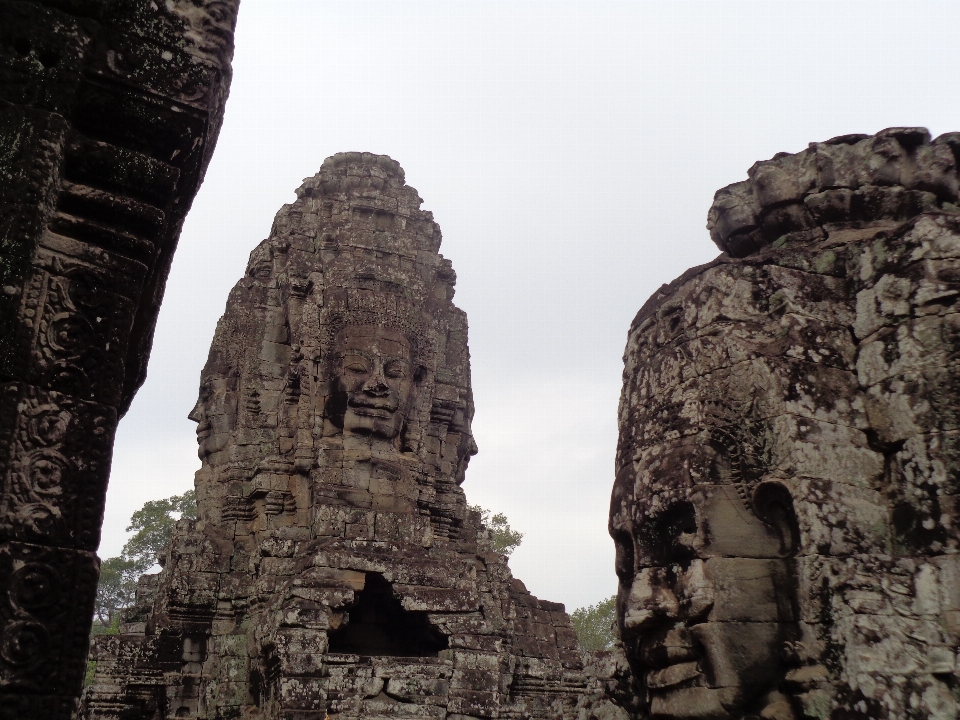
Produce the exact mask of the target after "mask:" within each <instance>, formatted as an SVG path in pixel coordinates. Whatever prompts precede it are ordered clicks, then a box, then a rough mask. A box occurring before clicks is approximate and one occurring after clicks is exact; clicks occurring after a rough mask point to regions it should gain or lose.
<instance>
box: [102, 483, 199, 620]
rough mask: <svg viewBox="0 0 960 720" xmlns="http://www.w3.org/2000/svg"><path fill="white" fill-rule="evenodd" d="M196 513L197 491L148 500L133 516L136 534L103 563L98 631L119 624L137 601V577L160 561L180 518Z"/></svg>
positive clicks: (133, 526)
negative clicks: (121, 618) (117, 552)
mask: <svg viewBox="0 0 960 720" xmlns="http://www.w3.org/2000/svg"><path fill="white" fill-rule="evenodd" d="M196 516H197V497H196V494H195V492H194V491H193V490H189V491H188V492H185V493H184V494H183V495H173V496H171V497H168V498H165V499H163V500H148V501H147V502H145V503H144V504H143V507H142V508H140V509H139V510H137V511H136V512H135V513H134V514H133V515H132V516H131V518H130V525H129V526H128V527H127V532H133V533H134V534H133V536H132V537H131V538H130V539H129V540H127V543H126V545H124V546H123V550H122V551H121V553H120V555H119V557H112V558H107V559H106V560H104V561H103V562H102V563H100V582H99V583H98V585H97V600H96V605H95V613H96V619H97V622H98V623H99V628H98V627H96V626H95V627H94V633H95V634H97V631H98V630H99V631H100V632H102V631H103V629H104V628H108V627H111V626H114V625H116V623H117V620H118V617H119V615H118V613H119V611H120V610H122V609H123V608H125V607H129V606H130V605H132V604H133V601H134V598H135V596H136V591H137V579H138V578H139V577H140V576H141V575H143V574H144V573H145V572H147V571H148V570H149V569H150V568H152V567H153V566H154V565H155V564H156V562H157V555H158V554H159V553H160V552H162V551H163V549H164V548H166V546H167V543H169V542H170V537H171V536H172V535H173V528H174V526H175V525H176V522H177V519H178V518H180V517H187V518H193V517H196Z"/></svg>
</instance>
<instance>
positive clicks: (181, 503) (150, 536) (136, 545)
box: [121, 490, 197, 575]
mask: <svg viewBox="0 0 960 720" xmlns="http://www.w3.org/2000/svg"><path fill="white" fill-rule="evenodd" d="M174 514H176V517H174ZM196 516H197V495H196V492H195V491H193V490H189V491H187V492H185V493H184V494H183V495H173V496H171V497H168V498H164V499H163V500H147V502H145V503H144V504H143V507H142V508H140V509H139V510H137V511H136V512H135V513H134V514H133V515H132V516H131V517H130V525H129V526H128V527H127V532H133V533H134V535H133V537H131V538H130V539H129V540H127V544H126V545H124V546H123V551H122V553H121V557H123V558H125V559H128V560H132V561H133V562H134V563H136V567H137V569H138V570H139V572H140V574H141V575H142V574H143V573H145V572H146V571H147V570H149V569H150V568H152V567H153V566H154V565H155V564H156V562H157V555H159V554H160V553H161V552H162V551H163V549H164V548H166V547H167V543H169V542H170V537H171V536H172V535H173V528H174V526H175V525H176V523H177V519H178V518H179V517H188V518H193V517H196Z"/></svg>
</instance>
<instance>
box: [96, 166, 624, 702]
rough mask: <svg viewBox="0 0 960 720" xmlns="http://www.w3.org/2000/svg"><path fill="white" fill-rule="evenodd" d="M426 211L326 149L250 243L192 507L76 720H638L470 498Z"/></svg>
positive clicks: (448, 325) (386, 175) (209, 381)
mask: <svg viewBox="0 0 960 720" xmlns="http://www.w3.org/2000/svg"><path fill="white" fill-rule="evenodd" d="M421 202H422V201H421V199H420V198H419V197H418V196H417V193H416V191H415V190H414V189H413V188H411V187H408V186H407V185H405V184H404V173H403V170H402V169H401V168H400V166H399V165H398V164H397V163H396V162H395V161H394V160H391V159H390V158H388V157H385V156H380V155H372V154H369V153H342V154H339V155H335V156H334V157H332V158H329V159H327V160H326V162H324V164H323V167H322V168H321V170H320V172H319V174H317V175H316V176H315V177H313V178H309V179H307V180H306V181H305V182H304V184H303V185H302V186H301V187H300V189H299V190H298V191H297V200H296V201H295V202H294V203H293V204H291V205H286V206H284V207H283V208H282V209H281V211H280V212H279V214H278V215H277V217H276V220H275V222H274V226H273V229H272V231H271V233H270V237H269V238H268V239H267V240H265V241H264V242H263V243H261V244H260V245H259V246H258V247H257V248H256V249H255V250H254V251H253V252H252V253H251V255H250V262H249V265H248V267H247V273H246V276H245V277H244V278H243V279H242V280H240V282H239V283H238V284H237V285H236V287H235V288H234V289H233V291H232V292H231V294H230V298H229V300H228V301H227V307H226V311H225V313H224V315H223V317H222V318H221V320H220V323H219V325H218V327H217V331H216V335H215V337H214V340H213V344H212V347H211V349H210V355H209V360H208V361H207V364H206V367H205V368H204V370H203V374H202V381H201V388H200V398H199V400H198V402H197V405H196V407H195V408H194V410H193V412H192V413H191V415H190V417H191V418H192V419H194V420H195V421H196V422H197V437H198V440H199V445H200V457H201V458H202V461H203V463H202V467H201V469H200V470H199V471H198V472H197V475H196V489H197V501H198V519H197V520H181V521H180V522H179V524H178V527H177V530H176V533H175V536H174V539H173V541H172V544H171V545H170V548H169V551H168V553H167V555H166V557H165V558H163V570H162V572H160V573H159V574H157V575H147V576H145V577H143V578H142V579H141V581H140V585H139V591H138V597H137V605H136V607H135V608H134V609H133V611H132V613H131V614H130V615H129V616H128V617H127V618H126V623H125V624H124V625H122V627H121V633H122V634H121V635H119V636H114V637H109V636H101V637H98V638H97V640H96V645H95V647H94V649H93V654H92V657H94V658H95V659H96V660H97V662H98V664H97V669H96V677H95V681H94V684H93V686H92V687H91V688H89V690H88V693H87V695H86V696H85V702H84V705H85V707H84V715H83V717H85V718H90V719H93V718H96V719H98V720H106V719H108V718H109V719H116V720H120V719H121V718H124V719H126V718H144V719H150V718H168V717H169V718H173V717H188V718H223V719H226V718H241V717H242V718H245V719H250V720H253V719H256V718H262V719H264V720H267V719H270V720H280V719H283V720H308V719H309V720H314V719H320V720H323V718H326V717H329V718H341V719H342V720H348V719H349V718H361V717H362V718H377V717H419V718H424V717H427V718H441V719H442V718H447V719H448V720H466V719H467V718H494V717H499V718H543V719H547V718H557V719H559V718H576V717H583V718H584V720H585V719H586V717H587V716H588V714H589V713H590V712H594V711H596V712H600V713H601V714H600V715H599V717H600V718H606V719H610V720H616V719H619V718H623V717H625V715H624V714H623V711H619V710H618V709H617V708H616V707H615V706H614V705H613V704H612V703H611V702H609V700H605V699H604V697H603V696H605V694H606V693H607V689H608V688H609V687H613V686H614V685H616V684H617V683H620V684H621V685H622V681H623V677H622V675H623V673H620V675H619V676H618V674H617V669H616V658H612V659H611V658H609V657H608V658H607V659H606V660H605V661H604V659H603V658H600V659H599V660H598V659H590V662H592V663H594V665H598V666H605V667H607V668H608V670H607V674H606V676H605V681H606V684H604V682H600V683H599V684H598V682H597V680H596V679H593V678H588V677H587V676H586V675H585V674H584V672H583V667H584V663H583V657H582V656H581V653H580V651H579V649H578V645H577V639H576V636H575V633H574V631H573V629H572V627H571V625H570V619H569V617H568V616H567V614H566V613H565V612H564V608H563V606H562V605H559V604H557V603H552V602H547V601H545V600H539V599H537V598H536V597H534V596H532V595H531V594H530V593H529V592H527V591H526V589H525V588H524V586H523V583H521V582H520V581H519V580H516V579H515V578H513V577H512V575H511V573H510V570H509V568H508V567H507V563H506V559H505V557H504V556H502V555H499V554H497V553H496V552H494V551H493V549H492V545H491V541H490V537H489V534H488V532H487V531H486V530H485V529H484V528H483V527H482V526H481V525H480V523H479V517H478V514H477V513H475V512H472V511H470V510H468V508H467V505H466V500H465V496H464V492H463V490H462V489H461V483H462V482H463V480H464V472H465V470H466V468H467V463H468V462H469V460H470V457H471V456H472V455H473V454H475V453H476V452H477V448H476V445H475V444H474V440H473V435H472V433H471V429H470V423H471V419H472V417H473V410H474V408H473V399H472V392H471V388H470V364H469V355H468V350H467V319H466V316H465V314H464V313H463V312H462V311H461V310H459V309H458V308H457V307H455V306H454V304H453V302H452V298H453V294H454V283H455V281H456V273H455V272H454V270H453V268H452V266H451V264H450V261H448V260H446V259H445V258H444V257H443V256H442V255H440V254H439V253H438V250H439V247H440V228H439V227H438V226H437V224H436V223H435V222H434V221H433V216H432V214H431V213H429V212H426V211H423V210H421V209H420V205H421ZM604 663H606V664H605V665H604ZM594 674H595V675H598V676H599V675H602V672H600V671H596V672H594ZM591 693H592V695H591ZM603 713H606V714H603ZM594 716H595V717H597V715H596V713H594Z"/></svg>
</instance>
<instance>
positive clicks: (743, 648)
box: [610, 448, 797, 718]
mask: <svg viewBox="0 0 960 720" xmlns="http://www.w3.org/2000/svg"><path fill="white" fill-rule="evenodd" d="M654 454H656V455H659V457H660V458H661V459H664V458H665V459H666V463H669V464H674V463H681V464H684V465H686V466H687V467H691V466H695V465H697V464H698V461H699V460H700V459H702V458H691V457H686V458H685V457H683V452H682V451H681V452H673V453H671V452H669V451H666V452H664V453H654ZM693 454H698V455H702V454H709V448H706V449H704V448H700V449H699V450H697V451H695V452H694V453H693ZM715 459H716V458H714V460H715ZM666 463H665V464H666ZM655 465H656V463H644V462H643V461H641V462H638V463H634V464H631V465H629V466H627V467H626V468H624V469H623V470H621V472H620V473H619V475H618V478H617V482H616V485H615V488H614V494H613V504H612V507H611V526H610V531H611V535H612V536H613V538H614V541H615V544H616V550H617V575H618V576H619V580H620V588H619V593H618V598H617V605H618V619H619V623H620V634H621V637H622V639H623V642H624V648H625V650H626V653H627V655H628V657H629V658H630V660H631V662H632V664H633V666H634V669H635V671H636V672H637V676H638V678H639V679H640V680H641V682H642V683H643V684H644V685H645V686H646V689H647V700H648V703H649V712H650V714H651V716H652V717H655V718H693V717H703V718H707V717H709V718H740V717H743V716H745V715H750V714H751V713H759V712H760V711H762V710H764V709H765V708H769V707H771V706H772V705H778V704H779V705H782V706H783V708H782V710H783V712H785V713H789V712H790V710H789V703H788V701H787V700H786V698H783V697H782V696H780V695H779V693H778V692H777V691H776V687H777V685H778V683H779V680H780V679H781V678H782V677H783V672H784V668H783V661H782V657H783V648H784V643H785V641H787V640H791V639H795V637H794V636H795V625H794V623H795V621H796V617H795V611H794V608H793V604H792V603H793V597H792V596H793V592H792V585H793V582H792V579H791V578H792V572H791V568H790V564H789V561H788V559H787V558H789V556H790V555H791V554H792V553H793V552H794V549H795V547H796V543H797V529H796V522H795V520H794V518H793V509H792V502H791V500H790V496H789V494H788V493H787V491H786V489H785V488H784V487H783V486H782V485H780V484H779V483H776V482H761V483H760V484H759V486H758V487H757V489H756V491H755V492H754V493H753V500H752V502H751V501H749V500H745V499H744V495H745V490H744V489H743V487H740V488H737V486H735V485H734V484H733V483H729V482H726V483H724V482H723V478H714V479H713V480H714V482H717V481H719V483H720V484H690V483H687V484H686V487H681V488H679V489H678V488H676V485H674V484H673V483H657V481H656V480H655V479H652V480H651V479H644V478H640V482H638V477H637V473H638V472H639V473H649V472H656V470H655V469H654V467H653V466H655ZM720 465H722V463H717V462H708V466H712V467H714V468H716V467H718V466H720ZM668 474H669V473H668ZM667 485H672V486H673V488H674V489H673V490H672V491H667V489H666V488H667ZM638 487H646V488H648V490H649V494H646V493H645V496H644V497H639V498H638V497H637V495H636V488H638ZM738 490H739V492H738ZM661 497H662V498H663V500H662V501H661V500H660V498H661ZM748 502H749V504H750V505H751V506H752V509H748V506H747V505H748ZM790 716H791V715H790V714H783V713H781V714H780V715H776V717H790ZM771 717H773V716H771Z"/></svg>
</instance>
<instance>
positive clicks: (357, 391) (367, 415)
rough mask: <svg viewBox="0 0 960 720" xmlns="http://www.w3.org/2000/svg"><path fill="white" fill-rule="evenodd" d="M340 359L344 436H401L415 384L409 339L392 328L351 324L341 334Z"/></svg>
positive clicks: (338, 380) (338, 373) (338, 382)
mask: <svg viewBox="0 0 960 720" xmlns="http://www.w3.org/2000/svg"><path fill="white" fill-rule="evenodd" d="M336 355H337V366H336V391H337V396H338V397H337V399H336V401H335V404H336V406H337V407H336V413H337V415H339V414H340V413H341V412H342V421H343V432H344V434H354V435H375V436H378V437H382V438H387V439H390V438H395V437H396V436H397V435H398V434H399V433H400V430H401V429H402V427H403V423H404V421H405V419H406V414H407V412H408V410H409V405H410V400H411V396H412V390H413V385H414V378H413V373H414V367H413V352H412V349H411V346H410V342H409V340H407V338H405V337H404V336H403V334H402V333H400V332H398V331H397V330H394V329H392V328H385V327H378V326H375V325H354V326H348V327H345V328H344V329H343V330H341V331H340V332H339V333H337V337H336ZM338 419H339V418H338Z"/></svg>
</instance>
